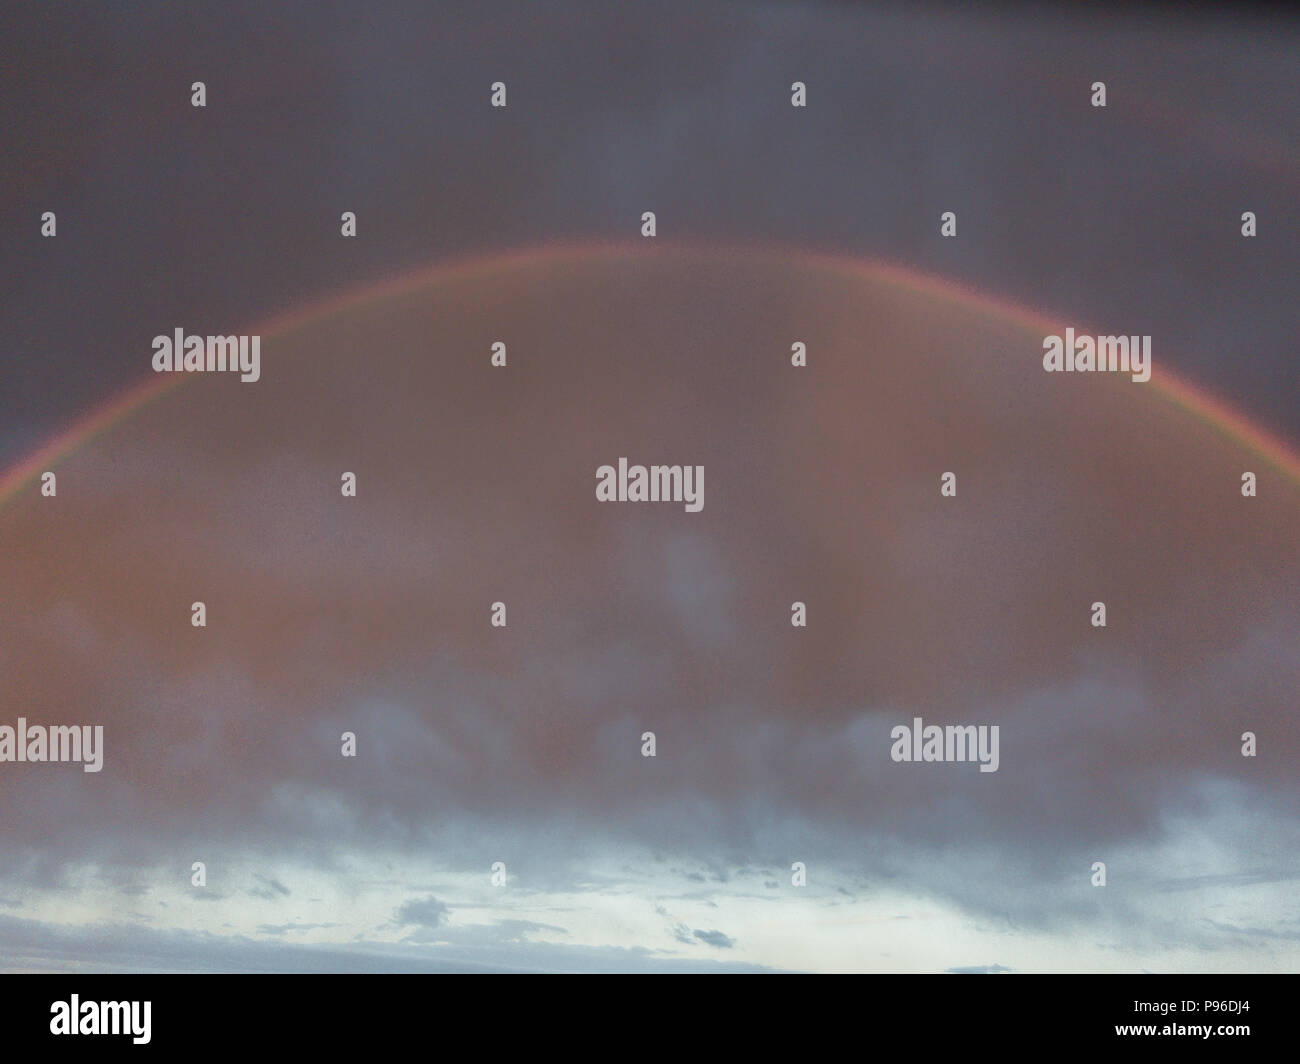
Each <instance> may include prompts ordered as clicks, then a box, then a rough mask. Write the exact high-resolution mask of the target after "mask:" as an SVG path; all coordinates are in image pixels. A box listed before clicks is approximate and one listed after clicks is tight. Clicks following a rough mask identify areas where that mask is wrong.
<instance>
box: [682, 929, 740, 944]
mask: <svg viewBox="0 0 1300 1064" xmlns="http://www.w3.org/2000/svg"><path fill="white" fill-rule="evenodd" d="M691 933H692V934H693V935H694V936H695V937H696V938H698V939H699V940H700V941H701V942H703V943H705V944H706V945H709V946H715V947H717V948H718V949H731V947H732V946H734V945H735V944H736V942H735V939H733V938H730V937H729V936H727V935H724V934H723V933H722V932H721V931H701V930H700V929H699V928H696V929H695V930H694V931H693V932H691Z"/></svg>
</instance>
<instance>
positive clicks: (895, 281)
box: [0, 241, 1300, 507]
mask: <svg viewBox="0 0 1300 1064" xmlns="http://www.w3.org/2000/svg"><path fill="white" fill-rule="evenodd" d="M659 246H660V247H666V248H667V249H669V250H673V249H676V250H682V251H693V252H697V253H698V252H700V251H707V252H708V253H711V254H726V253H731V254H739V255H745V256H751V257H752V256H754V255H764V256H768V257H773V258H776V259H778V260H779V261H781V262H784V263H787V264H789V263H791V262H793V263H796V264H798V265H799V266H801V267H803V268H805V269H818V270H826V271H829V272H832V273H836V274H840V275H845V274H847V275H850V276H855V277H860V278H863V279H867V280H871V281H874V282H882V281H883V282H885V283H886V284H891V285H896V286H898V287H900V288H903V289H906V290H908V291H911V292H914V293H917V294H921V295H924V296H927V297H931V298H934V299H937V300H943V301H947V302H948V303H950V304H953V305H956V306H959V307H961V308H962V309H964V310H968V311H971V312H973V313H976V314H983V315H985V316H988V317H992V318H995V319H999V320H1001V321H1004V322H1010V323H1012V324H1014V325H1017V326H1020V327H1023V328H1024V329H1026V330H1028V331H1031V332H1040V333H1047V332H1051V331H1054V330H1055V329H1056V328H1058V325H1059V322H1060V321H1062V320H1063V317H1062V316H1059V315H1058V316H1053V315H1050V314H1048V313H1046V312H1044V311H1037V310H1031V309H1030V308H1028V307H1024V306H1021V305H1018V304H1016V303H1013V302H1009V301H1007V300H1003V299H1000V298H996V297H993V296H990V295H988V294H986V293H983V292H979V291H976V290H975V289H973V288H969V287H967V286H966V285H963V284H961V283H959V282H956V281H951V280H946V279H942V278H939V277H934V276H930V275H927V274H923V273H920V272H918V271H914V270H910V269H905V268H903V267H901V266H895V265H892V264H889V263H883V262H874V261H867V260H861V259H855V258H852V257H850V256H847V255H841V254H835V253H830V252H822V251H809V250H804V249H789V250H786V249H777V248H773V247H770V246H763V245H757V246H754V245H737V246H735V247H734V248H730V249H724V250H722V251H720V250H719V249H718V248H717V247H716V246H713V245H697V244H693V243H691V242H689V241H663V242H661V243H660V245H659ZM644 253H645V252H644V250H643V247H642V245H641V244H639V243H638V244H633V245H629V244H626V243H624V244H604V243H599V242H591V243H585V244H544V245H539V246H537V247H531V248H526V249H522V250H514V251H506V252H492V253H488V254H484V255H479V256H475V257H472V258H468V259H458V260H453V261H450V262H445V261H444V262H437V263H434V264H432V265H430V266H427V267H423V268H421V269H419V270H416V271H413V272H410V273H406V274H402V275H400V276H397V277H391V278H386V279H384V280H381V281H378V282H372V283H370V284H366V285H360V286H355V287H352V288H348V289H345V290H343V291H341V292H335V293H333V294H332V295H330V296H327V297H325V298H323V299H320V300H316V301H313V302H311V303H308V304H306V305H304V306H301V307H299V308H297V309H294V310H291V311H288V312H286V313H283V314H280V315H277V316H276V317H273V318H271V319H270V320H268V321H266V322H265V323H263V324H262V325H261V326H260V327H254V328H252V329H249V330H247V331H248V332H253V333H259V334H261V336H262V337H263V338H264V339H265V338H269V337H275V336H284V335H286V334H288V333H291V332H293V331H294V330H295V329H299V328H301V327H303V326H304V325H307V324H308V323H310V322H312V321H315V320H316V319H318V318H321V317H324V316H326V315H329V314H337V313H343V312H346V311H349V310H352V309H354V308H355V307H357V306H359V305H362V304H365V303H369V302H372V301H374V300H380V299H385V298H389V297H394V296H400V295H404V294H407V293H409V292H412V291H415V290H417V289H420V288H424V287H426V286H428V285H431V284H436V283H438V282H440V281H446V280H449V279H451V278H453V277H455V278H457V279H463V280H472V279H474V278H476V277H479V276H491V275H495V274H499V273H501V272H502V271H506V270H511V269H523V268H528V267H531V266H535V265H538V264H540V263H546V262H555V263H566V262H571V261H574V260H580V259H583V258H588V257H591V256H596V255H605V256H615V257H620V258H628V259H630V258H633V257H636V256H638V255H643V254H644ZM188 376H189V375H188V374H183V373H178V374H159V375H157V376H151V377H148V378H146V379H145V380H144V381H142V382H141V383H139V384H136V385H134V386H132V387H130V388H128V389H127V390H125V391H124V392H122V393H121V394H120V395H118V396H115V397H114V398H112V399H110V400H109V401H108V402H107V403H105V404H104V405H103V406H102V407H100V408H98V409H96V410H93V411H91V412H90V413H89V414H86V415H84V416H82V417H80V418H78V419H77V420H75V421H74V422H72V424H71V425H69V426H68V427H67V428H66V429H64V430H63V431H62V432H59V433H58V434H56V435H55V436H54V437H53V438H52V439H51V440H50V441H49V442H47V443H45V444H44V445H43V446H41V447H40V448H38V449H37V450H36V451H34V452H33V453H32V454H30V455H29V456H28V457H26V458H23V459H21V460H19V461H18V462H17V463H15V464H14V465H13V466H11V467H10V468H9V469H8V470H7V471H6V472H4V473H3V474H2V475H0V507H3V506H4V505H5V504H6V503H7V502H8V501H9V500H10V499H12V498H13V497H14V495H15V494H16V493H17V492H18V491H19V489H20V488H22V487H23V485H25V484H27V483H29V482H30V481H32V480H33V479H34V478H36V477H37V476H39V475H40V473H42V472H43V471H45V470H47V469H51V468H53V467H54V466H55V465H57V464H58V463H59V462H60V461H62V460H63V459H65V458H67V457H68V456H70V455H72V454H73V453H75V452H76V451H77V450H79V449H80V448H82V447H84V446H85V445H86V444H87V443H89V442H90V441H91V440H93V439H95V438H96V437H97V436H99V435H100V434H101V433H103V432H105V431H106V430H108V429H109V428H111V427H112V426H113V425H115V424H117V423H118V422H119V421H121V420H123V419H124V418H127V417H129V416H130V415H131V414H132V413H134V412H135V411H137V410H139V409H141V408H142V407H144V406H146V405H147V404H149V403H152V402H154V401H155V400H157V399H159V398H161V397H163V396H164V395H166V394H167V393H168V392H170V391H171V390H172V389H174V388H179V387H181V386H182V385H183V384H184V382H185V381H186V380H187V379H188ZM1149 387H1150V390H1151V391H1152V393H1153V394H1155V395H1159V396H1160V397H1161V398H1162V399H1164V400H1165V401H1168V402H1170V403H1173V404H1174V405H1175V406H1176V407H1178V408H1179V409H1180V410H1182V411H1184V412H1185V413H1187V414H1189V415H1191V416H1192V417H1194V418H1196V419H1197V420H1198V421H1201V422H1202V423H1204V424H1206V425H1208V426H1210V427H1211V428H1212V429H1214V430H1215V431H1216V432H1218V433H1219V434H1221V435H1222V436H1224V437H1226V438H1227V439H1229V440H1231V441H1233V442H1235V443H1237V444H1240V445H1241V446H1243V447H1245V448H1246V449H1247V450H1249V451H1251V452H1252V453H1253V454H1255V455H1257V456H1259V457H1260V458H1261V459H1263V460H1264V461H1266V462H1268V463H1269V464H1270V465H1271V466H1273V467H1274V468H1276V469H1277V470H1278V471H1280V472H1281V473H1282V474H1283V475H1284V476H1285V477H1286V478H1287V479H1288V480H1290V481H1291V482H1292V483H1294V484H1296V485H1297V486H1300V454H1297V452H1296V451H1295V450H1294V449H1293V448H1292V447H1291V446H1290V445H1289V444H1288V443H1287V442H1286V441H1284V440H1282V439H1280V438H1278V437H1276V436H1274V435H1271V434H1270V433H1268V432H1266V431H1265V430H1264V429H1262V428H1261V427H1259V426H1258V425H1256V424H1254V423H1253V422H1252V421H1250V420H1249V419H1248V418H1247V417H1246V416H1245V415H1244V414H1242V413H1240V412H1239V411H1237V410H1235V409H1233V408H1232V407H1231V406H1229V405H1228V404H1227V403H1226V402H1225V401H1224V400H1222V399H1220V398H1218V397H1217V396H1214V395H1212V394H1211V393H1210V392H1208V391H1206V390H1205V389H1204V388H1202V387H1201V386H1199V385H1195V384H1193V383H1192V382H1191V381H1189V380H1187V379H1186V378H1184V377H1180V376H1179V375H1177V374H1175V373H1173V372H1171V371H1170V370H1169V369H1168V368H1167V367H1166V366H1164V365H1162V366H1161V367H1160V369H1159V372H1158V373H1157V374H1154V375H1153V376H1152V378H1151V381H1150V386H1149ZM1144 388H1145V386H1144Z"/></svg>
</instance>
